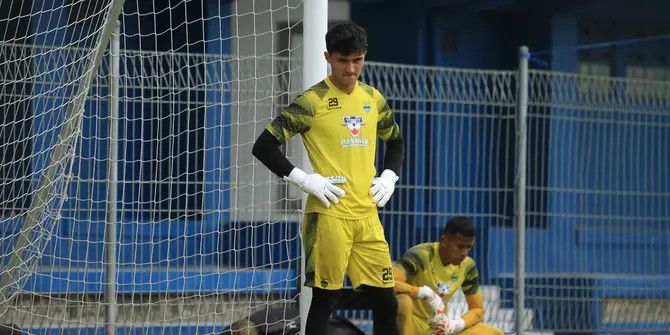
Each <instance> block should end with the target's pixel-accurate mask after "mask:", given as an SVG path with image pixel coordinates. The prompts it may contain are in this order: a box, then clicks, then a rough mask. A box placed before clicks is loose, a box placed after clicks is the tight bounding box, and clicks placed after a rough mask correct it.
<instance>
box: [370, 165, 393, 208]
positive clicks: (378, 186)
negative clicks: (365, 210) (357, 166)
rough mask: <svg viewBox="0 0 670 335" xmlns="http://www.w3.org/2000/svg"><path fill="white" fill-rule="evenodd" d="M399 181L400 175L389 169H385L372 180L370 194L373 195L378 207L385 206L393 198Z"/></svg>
mask: <svg viewBox="0 0 670 335" xmlns="http://www.w3.org/2000/svg"><path fill="white" fill-rule="evenodd" d="M397 181H398V176H397V175H396V174H395V172H393V171H392V170H389V169H386V170H384V172H382V174H381V175H379V177H375V178H374V179H373V180H372V187H370V195H372V200H373V201H374V202H375V203H376V204H377V207H384V205H386V203H387V202H388V201H389V199H391V195H393V191H394V190H395V183H396V182H397Z"/></svg>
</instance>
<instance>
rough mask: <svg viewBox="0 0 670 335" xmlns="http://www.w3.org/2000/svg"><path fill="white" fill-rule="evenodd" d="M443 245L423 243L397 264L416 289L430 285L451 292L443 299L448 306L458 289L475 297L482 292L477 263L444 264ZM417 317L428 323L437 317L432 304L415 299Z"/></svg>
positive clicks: (470, 260)
mask: <svg viewBox="0 0 670 335" xmlns="http://www.w3.org/2000/svg"><path fill="white" fill-rule="evenodd" d="M438 246H439V242H432V243H422V244H418V245H416V246H414V247H412V248H411V249H409V250H408V251H407V252H406V253H405V254H404V255H403V256H402V258H400V260H398V261H397V262H396V265H399V266H400V267H402V268H403V269H404V270H405V275H406V276H407V283H408V284H411V285H414V286H423V285H426V286H428V287H430V288H432V289H433V290H436V289H437V288H438V287H442V289H443V290H445V291H446V292H447V295H446V296H444V297H443V300H444V303H445V306H446V305H447V303H448V302H449V300H451V297H453V296H454V293H456V291H458V289H462V290H463V294H465V295H472V294H475V293H477V290H478V289H479V279H478V276H479V273H478V272H477V267H476V264H475V261H474V260H473V259H472V258H470V257H466V258H465V259H464V260H463V261H462V262H461V264H459V265H453V264H448V265H446V266H445V265H443V264H442V261H441V260H440V256H439V255H438ZM414 315H416V316H417V317H419V318H421V319H422V320H428V319H429V318H430V317H432V315H433V310H432V308H431V307H430V305H429V304H428V303H427V302H426V301H423V300H420V299H415V300H414Z"/></svg>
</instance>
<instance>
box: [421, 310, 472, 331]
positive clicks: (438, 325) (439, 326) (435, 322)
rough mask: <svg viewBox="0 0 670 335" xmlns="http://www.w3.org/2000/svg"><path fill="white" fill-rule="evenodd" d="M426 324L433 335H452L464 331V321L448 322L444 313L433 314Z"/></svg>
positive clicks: (453, 320)
mask: <svg viewBox="0 0 670 335" xmlns="http://www.w3.org/2000/svg"><path fill="white" fill-rule="evenodd" d="M428 323H429V324H430V329H431V331H432V333H433V334H434V335H454V334H456V333H459V332H460V331H461V330H463V329H465V321H464V320H463V319H462V318H458V319H452V320H449V319H448V318H447V316H446V315H444V312H441V313H435V315H433V317H432V318H430V320H428Z"/></svg>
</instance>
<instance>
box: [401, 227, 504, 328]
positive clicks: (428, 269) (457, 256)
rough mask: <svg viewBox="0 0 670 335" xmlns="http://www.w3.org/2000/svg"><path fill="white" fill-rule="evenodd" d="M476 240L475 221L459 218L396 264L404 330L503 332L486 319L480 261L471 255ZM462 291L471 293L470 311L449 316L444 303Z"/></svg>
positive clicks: (467, 293) (410, 251)
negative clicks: (479, 269) (481, 287)
mask: <svg viewBox="0 0 670 335" xmlns="http://www.w3.org/2000/svg"><path fill="white" fill-rule="evenodd" d="M474 240H475V227H474V225H473V224H472V222H470V220H469V219H468V218H466V217H462V216H458V217H454V218H452V219H450V220H449V222H447V224H446V225H445V227H444V231H443V232H442V234H441V235H440V241H439V242H432V243H422V244H418V245H416V246H414V247H412V248H411V249H409V250H408V251H407V252H406V253H405V255H403V257H402V258H401V259H400V260H399V261H398V262H396V264H395V265H394V266H393V274H394V277H395V281H396V286H395V288H396V293H397V294H398V295H397V298H398V323H399V326H400V331H401V334H403V335H411V334H416V335H426V334H438V335H452V334H457V333H458V334H462V335H475V334H477V335H502V334H503V332H502V330H500V329H498V328H496V327H492V326H488V325H485V324H482V323H481V321H482V319H483V317H484V298H483V296H482V291H481V290H480V289H479V280H478V271H477V267H476V266H475V261H474V260H473V259H472V258H470V257H468V253H469V252H470V250H471V249H472V244H473V243H474ZM458 289H461V290H462V291H463V294H465V299H466V301H467V303H468V311H467V312H466V313H465V314H463V316H461V317H460V318H456V319H452V320H449V319H447V317H446V315H445V309H444V308H445V306H444V301H449V300H450V299H451V297H452V296H453V295H454V293H455V292H456V291H457V290H458ZM443 299H444V300H443Z"/></svg>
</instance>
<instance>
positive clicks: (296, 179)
mask: <svg viewBox="0 0 670 335" xmlns="http://www.w3.org/2000/svg"><path fill="white" fill-rule="evenodd" d="M284 180H286V181H288V182H289V183H291V184H294V185H296V186H298V187H299V188H300V189H301V190H303V191H305V192H307V193H309V194H311V195H313V196H315V197H316V198H317V199H319V200H320V201H321V203H322V204H323V206H324V207H326V208H329V207H330V203H331V202H332V203H334V204H336V203H338V202H340V198H341V197H343V196H344V190H343V189H341V188H339V187H337V186H335V184H344V183H346V182H347V178H345V177H342V176H332V177H324V176H322V175H320V174H318V173H310V174H307V173H306V172H305V171H303V170H300V169H299V168H297V167H294V168H293V170H291V173H289V175H288V176H286V177H284Z"/></svg>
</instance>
